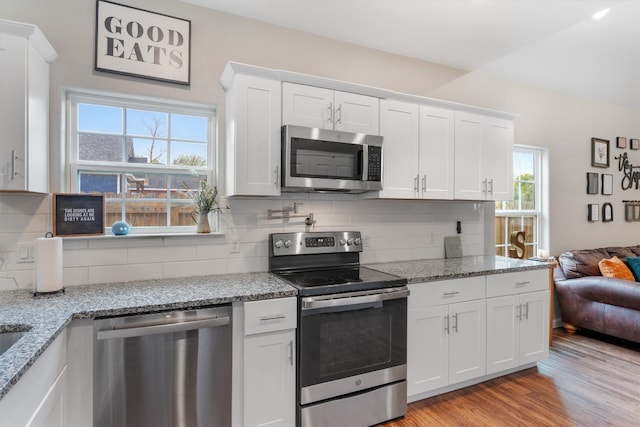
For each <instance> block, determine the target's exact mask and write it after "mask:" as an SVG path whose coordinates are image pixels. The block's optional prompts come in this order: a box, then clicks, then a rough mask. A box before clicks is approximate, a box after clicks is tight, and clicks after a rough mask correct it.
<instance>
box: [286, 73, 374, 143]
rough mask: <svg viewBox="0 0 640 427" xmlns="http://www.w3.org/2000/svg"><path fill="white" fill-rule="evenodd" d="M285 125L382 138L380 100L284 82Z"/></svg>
mask: <svg viewBox="0 0 640 427" xmlns="http://www.w3.org/2000/svg"><path fill="white" fill-rule="evenodd" d="M282 124H285V125H298V126H308V127H316V128H321V129H334V130H341V131H345V132H355V133H366V134H370V135H379V132H380V131H379V100H378V98H375V97H372V96H366V95H359V94H355V93H348V92H341V91H334V90H331V89H325V88H321V87H315V86H307V85H301V84H296V83H289V82H284V83H282Z"/></svg>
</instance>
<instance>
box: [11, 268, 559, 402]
mask: <svg viewBox="0 0 640 427" xmlns="http://www.w3.org/2000/svg"><path fill="white" fill-rule="evenodd" d="M552 265H553V264H552V263H550V262H537V261H523V260H516V259H512V258H504V257H499V256H468V257H463V258H456V259H426V260H414V261H399V262H388V263H377V264H369V265H367V266H368V267H370V268H373V269H376V270H379V271H382V272H385V273H389V274H394V275H396V276H400V277H406V278H407V279H408V282H409V283H422V282H430V281H435V280H446V279H455V278H460V277H471V276H482V275H488V274H499V273H506V272H512V271H523V270H537V269H543V268H549V267H551V266H552ZM296 295H297V291H296V290H295V288H293V287H291V286H289V285H288V284H286V283H285V282H283V281H282V280H280V279H278V278H277V277H275V276H273V275H271V274H270V273H247V274H225V275H219V276H203V277H183V278H176V279H162V280H148V281H137V282H126V283H112V284H103V285H87V286H74V287H69V288H66V290H65V292H64V293H61V294H56V295H43V296H38V297H34V296H33V295H32V293H31V292H30V291H28V290H24V289H22V290H16V291H2V292H0V332H2V331H14V330H28V332H27V333H26V334H25V335H24V336H23V337H22V338H21V339H20V340H19V341H17V342H16V343H15V344H14V345H13V346H12V347H11V348H10V349H9V350H7V351H6V352H5V353H3V354H2V355H0V399H2V398H3V397H4V396H5V395H6V394H7V392H8V391H9V390H10V389H11V387H12V386H13V385H14V384H15V383H16V382H17V381H18V380H19V379H20V378H21V377H22V375H23V374H24V373H25V372H26V371H27V370H28V369H29V367H30V366H31V365H33V363H35V361H36V360H37V359H38V357H39V356H40V355H41V354H42V353H43V352H44V351H45V350H46V349H47V347H48V346H49V344H51V342H53V340H54V339H55V338H56V337H57V336H58V334H59V333H60V332H61V331H62V330H63V329H64V328H65V327H66V326H67V325H68V324H69V323H70V322H71V320H73V319H94V318H98V317H111V316H123V315H130V314H140V313H149V312H154V311H164V310H181V309H188V308H194V307H205V306H211V305H219V304H228V303H231V302H234V301H255V300H264V299H272V298H284V297H291V296H296Z"/></svg>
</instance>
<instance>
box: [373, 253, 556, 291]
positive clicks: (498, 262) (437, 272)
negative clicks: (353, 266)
mask: <svg viewBox="0 0 640 427" xmlns="http://www.w3.org/2000/svg"><path fill="white" fill-rule="evenodd" d="M552 266H553V263H552V262H540V261H528V260H521V259H515V258H506V257H501V256H493V255H490V256H466V257H462V258H450V259H421V260H414V261H398V262H387V263H378V264H369V265H367V267H370V268H373V269H375V270H379V271H382V272H384V273H389V274H395V275H396V276H400V277H406V278H407V280H408V282H409V284H412V283H423V282H433V281H435V280H447V279H457V278H462V277H473V276H486V275H489V274H500V273H509V272H515V271H526V270H539V269H545V268H550V267H552Z"/></svg>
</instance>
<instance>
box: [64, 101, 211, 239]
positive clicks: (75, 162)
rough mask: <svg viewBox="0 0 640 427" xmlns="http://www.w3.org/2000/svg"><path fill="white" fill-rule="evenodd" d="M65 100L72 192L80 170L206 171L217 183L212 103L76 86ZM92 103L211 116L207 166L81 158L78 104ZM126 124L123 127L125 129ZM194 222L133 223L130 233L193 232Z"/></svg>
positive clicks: (69, 183) (116, 171)
mask: <svg viewBox="0 0 640 427" xmlns="http://www.w3.org/2000/svg"><path fill="white" fill-rule="evenodd" d="M65 102H66V112H67V114H66V127H67V132H66V133H67V144H66V147H67V149H66V157H67V159H68V162H67V164H68V165H69V166H68V168H67V170H68V173H67V188H69V189H70V191H71V192H79V189H78V174H79V172H80V171H90V172H97V173H100V172H105V173H149V174H167V175H189V174H194V173H196V174H198V175H204V176H205V177H206V179H207V181H208V182H210V183H211V184H212V185H213V186H216V185H217V182H216V181H217V180H216V172H217V171H216V168H215V165H216V152H217V111H216V108H215V107H214V106H212V105H205V104H195V103H187V102H183V101H173V100H172V101H168V100H167V99H158V98H151V97H143V96H134V95H123V94H110V93H109V94H106V93H102V92H94V91H80V90H73V91H71V90H70V91H67V92H66V93H65ZM81 103H93V104H99V105H104V106H112V107H119V108H127V109H140V110H151V111H160V112H165V113H174V114H196V115H204V116H206V117H207V118H208V129H207V139H208V144H209V146H208V149H207V166H175V165H158V164H140V163H122V162H102V161H88V160H79V159H78V155H77V153H78V132H77V129H78V104H81ZM125 131H126V128H125V129H123V132H125ZM149 200H153V199H149ZM209 220H210V223H211V229H212V232H213V233H216V232H219V231H220V227H219V221H218V215H217V214H216V213H215V212H214V213H212V214H211V216H210V218H209ZM195 227H196V226H195V223H194V225H193V226H167V227H151V226H149V227H146V226H145V227H131V230H130V233H129V234H142V235H148V234H153V235H155V234H175V233H193V232H194V231H195ZM105 234H111V224H105Z"/></svg>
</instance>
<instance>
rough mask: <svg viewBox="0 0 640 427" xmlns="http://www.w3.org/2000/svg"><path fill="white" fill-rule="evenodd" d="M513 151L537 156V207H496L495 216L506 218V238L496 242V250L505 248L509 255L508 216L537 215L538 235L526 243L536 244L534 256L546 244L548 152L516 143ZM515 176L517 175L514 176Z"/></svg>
mask: <svg viewBox="0 0 640 427" xmlns="http://www.w3.org/2000/svg"><path fill="white" fill-rule="evenodd" d="M513 151H514V153H515V152H517V151H518V152H527V153H532V154H534V156H535V160H534V163H535V164H534V168H535V171H534V172H535V173H534V176H535V177H536V180H535V181H534V182H535V194H534V197H535V208H534V209H504V210H498V209H496V211H495V217H496V218H498V217H504V218H505V236H503V238H504V242H505V243H504V244H498V243H496V244H495V249H494V251H495V250H497V249H498V248H502V249H503V251H502V252H503V254H505V256H506V255H508V248H509V246H510V242H509V237H510V236H509V228H508V226H507V222H508V218H515V217H522V216H534V215H535V217H536V231H537V234H536V236H534V238H533V239H532V243H525V246H534V251H533V256H536V255H537V251H536V250H539V249H541V248H543V247H545V246H546V239H545V236H546V234H545V225H546V223H547V221H546V220H545V218H546V215H547V212H546V200H547V195H546V193H545V191H546V189H547V186H546V168H545V164H546V158H547V153H546V150H545V149H544V148H541V147H533V146H526V145H514V147H513ZM513 178H515V177H513ZM514 184H515V179H512V184H511V185H512V187H513V186H514Z"/></svg>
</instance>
